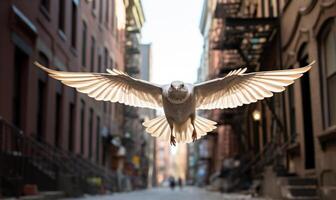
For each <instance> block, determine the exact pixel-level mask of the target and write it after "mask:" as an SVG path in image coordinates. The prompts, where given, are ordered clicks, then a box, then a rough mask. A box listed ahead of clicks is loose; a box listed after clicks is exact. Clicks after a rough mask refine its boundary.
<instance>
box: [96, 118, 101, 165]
mask: <svg viewBox="0 0 336 200" xmlns="http://www.w3.org/2000/svg"><path fill="white" fill-rule="evenodd" d="M96 129H97V130H96V162H97V163H98V162H99V153H100V117H99V116H97V128H96Z"/></svg>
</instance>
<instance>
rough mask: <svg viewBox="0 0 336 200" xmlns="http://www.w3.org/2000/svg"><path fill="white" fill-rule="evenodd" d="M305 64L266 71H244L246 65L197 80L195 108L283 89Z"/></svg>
mask: <svg viewBox="0 0 336 200" xmlns="http://www.w3.org/2000/svg"><path fill="white" fill-rule="evenodd" d="M313 63H314V62H312V63H310V64H309V65H307V66H306V67H302V68H296V69H287V70H275V71H265V72H254V73H244V72H245V71H246V68H245V69H238V70H234V71H231V72H230V73H229V74H227V75H226V76H225V77H223V78H217V79H214V80H210V81H206V82H203V83H200V84H196V85H195V87H194V92H195V97H196V109H209V110H210V109H224V108H235V107H237V106H242V105H243V104H250V103H252V102H256V101H257V100H261V99H264V98H266V97H271V96H273V92H282V91H284V90H285V86H288V85H290V84H292V83H294V80H295V79H297V78H299V77H301V76H302V74H303V73H305V72H307V71H308V70H309V69H310V68H311V65H312V64H313Z"/></svg>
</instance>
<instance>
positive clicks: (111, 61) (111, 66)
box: [110, 58, 113, 69]
mask: <svg viewBox="0 0 336 200" xmlns="http://www.w3.org/2000/svg"><path fill="white" fill-rule="evenodd" d="M110 69H113V59H112V58H110Z"/></svg>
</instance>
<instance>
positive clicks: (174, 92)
mask: <svg viewBox="0 0 336 200" xmlns="http://www.w3.org/2000/svg"><path fill="white" fill-rule="evenodd" d="M189 95H190V94H189V92H188V87H187V86H186V84H184V83H183V82H182V81H173V82H172V83H171V84H170V86H169V89H168V99H169V100H170V101H171V102H173V103H183V102H184V101H185V100H186V99H187V98H188V97H189Z"/></svg>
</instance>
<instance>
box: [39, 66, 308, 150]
mask: <svg viewBox="0 0 336 200" xmlns="http://www.w3.org/2000/svg"><path fill="white" fill-rule="evenodd" d="M313 63H314V62H312V63H310V64H309V65H307V66H305V67H302V68H296V69H287V70H274V71H264V72H262V71H261V72H253V73H245V72H246V68H241V69H237V70H233V71H231V72H230V73H228V74H227V75H226V76H224V77H222V78H216V79H213V80H209V81H205V82H203V83H198V84H190V83H184V82H182V81H173V82H172V83H171V84H167V85H157V84H154V83H150V82H147V81H144V80H140V79H136V78H133V77H131V76H129V75H127V74H125V73H124V72H121V71H118V70H117V69H107V72H106V73H92V72H65V71H56V70H52V69H50V68H47V67H44V66H42V65H41V64H39V63H38V62H35V65H36V66H38V67H39V68H41V69H42V70H44V71H46V72H47V73H48V74H49V75H50V76H51V77H53V78H55V79H57V80H60V81H61V82H62V83H64V84H65V85H67V86H70V87H74V88H76V89H77V91H78V92H82V93H86V94H87V95H88V96H89V97H92V98H94V99H96V100H98V101H110V102H119V103H122V104H125V105H128V106H135V107H143V108H152V109H162V108H163V110H164V115H163V116H159V117H157V118H154V119H151V120H148V121H145V122H144V123H143V125H144V126H145V127H146V131H147V132H148V133H149V134H151V135H152V136H154V137H159V138H160V139H163V140H166V141H170V144H171V145H175V144H176V142H186V143H189V142H192V141H195V140H197V139H199V138H201V137H202V136H204V135H206V134H207V133H208V132H211V131H212V130H214V129H215V128H216V122H214V121H211V120H209V119H206V118H203V117H200V116H197V115H196V110H201V109H205V110H211V109H226V108H235V107H238V106H242V105H243V104H250V103H253V102H256V101H258V100H262V99H264V98H266V97H271V96H273V93H277V92H282V91H284V90H285V86H288V85H290V84H292V83H294V80H295V79H298V78H299V77H301V76H302V75H303V73H305V72H307V71H308V70H309V69H310V68H311V65H312V64H313Z"/></svg>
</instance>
